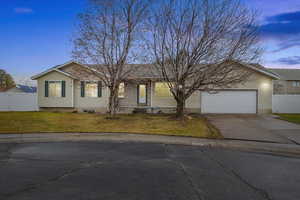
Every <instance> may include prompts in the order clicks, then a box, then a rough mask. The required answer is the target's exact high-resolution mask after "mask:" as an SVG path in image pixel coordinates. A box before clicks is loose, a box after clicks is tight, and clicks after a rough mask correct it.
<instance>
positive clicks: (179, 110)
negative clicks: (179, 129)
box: [176, 100, 185, 119]
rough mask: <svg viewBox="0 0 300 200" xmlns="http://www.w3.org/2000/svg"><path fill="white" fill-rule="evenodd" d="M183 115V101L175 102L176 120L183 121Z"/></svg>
mask: <svg viewBox="0 0 300 200" xmlns="http://www.w3.org/2000/svg"><path fill="white" fill-rule="evenodd" d="M184 114H185V101H184V100H179V101H177V106H176V118H178V119H183V118H184Z"/></svg>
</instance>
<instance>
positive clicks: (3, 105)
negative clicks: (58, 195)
mask: <svg viewBox="0 0 300 200" xmlns="http://www.w3.org/2000/svg"><path fill="white" fill-rule="evenodd" d="M37 110H38V105H37V94H36V93H33V94H32V93H8V92H7V93H0V111H37Z"/></svg>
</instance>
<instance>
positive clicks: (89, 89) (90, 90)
mask: <svg viewBox="0 0 300 200" xmlns="http://www.w3.org/2000/svg"><path fill="white" fill-rule="evenodd" d="M85 96H87V97H98V84H97V83H95V82H87V83H86V84H85Z"/></svg>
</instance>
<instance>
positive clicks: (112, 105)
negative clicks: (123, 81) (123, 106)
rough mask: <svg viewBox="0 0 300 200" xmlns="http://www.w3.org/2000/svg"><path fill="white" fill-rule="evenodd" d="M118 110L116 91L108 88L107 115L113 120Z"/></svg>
mask: <svg viewBox="0 0 300 200" xmlns="http://www.w3.org/2000/svg"><path fill="white" fill-rule="evenodd" d="M117 109H118V90H117V89H115V88H110V95H109V102H108V114H109V117H110V118H112V119H113V118H115V117H116V113H117Z"/></svg>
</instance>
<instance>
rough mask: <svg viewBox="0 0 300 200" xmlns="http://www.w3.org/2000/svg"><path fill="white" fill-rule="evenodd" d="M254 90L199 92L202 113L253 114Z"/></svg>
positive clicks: (255, 102)
mask: <svg viewBox="0 0 300 200" xmlns="http://www.w3.org/2000/svg"><path fill="white" fill-rule="evenodd" d="M256 93H257V92H256V91H219V92H217V93H207V92H203V93H201V110H202V113H232V114H234V113H240V114H248V113H249V114H255V113H256V108H257V94H256Z"/></svg>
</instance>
